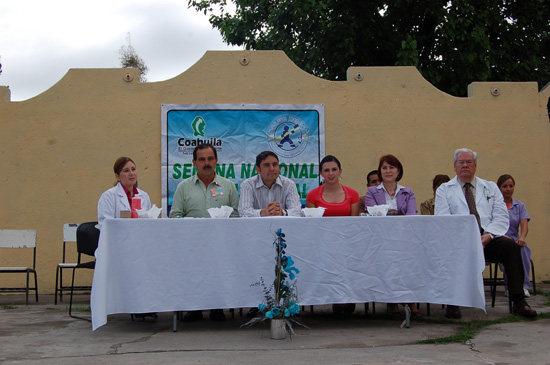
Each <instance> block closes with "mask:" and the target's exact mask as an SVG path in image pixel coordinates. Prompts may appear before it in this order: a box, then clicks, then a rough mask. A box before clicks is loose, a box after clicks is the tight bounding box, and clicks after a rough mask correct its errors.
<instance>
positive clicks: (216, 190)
mask: <svg viewBox="0 0 550 365" xmlns="http://www.w3.org/2000/svg"><path fill="white" fill-rule="evenodd" d="M210 193H211V194H212V196H223V189H222V188H221V187H219V188H214V189H211V190H210Z"/></svg>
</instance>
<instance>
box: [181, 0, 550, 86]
mask: <svg viewBox="0 0 550 365" xmlns="http://www.w3.org/2000/svg"><path fill="white" fill-rule="evenodd" d="M230 1H231V3H232V4H228V1H227V0H189V6H190V7H193V8H195V9H196V10H198V11H202V12H204V14H209V15H210V18H209V20H210V23H211V24H212V26H213V27H215V28H217V29H218V30H219V31H220V33H221V35H222V37H223V39H224V41H225V42H227V43H229V44H232V45H240V46H244V47H245V49H253V50H271V49H279V50H283V51H285V53H286V54H287V55H288V56H289V57H290V59H291V60H293V61H294V62H295V63H296V64H297V65H298V66H299V67H300V68H302V69H304V70H305V71H307V72H310V73H312V74H314V75H317V76H319V77H323V78H326V79H329V80H343V79H345V77H346V70H347V68H348V67H349V66H393V65H411V66H416V67H417V68H418V69H419V70H420V72H421V73H422V74H423V76H424V77H425V78H426V79H428V81H430V82H431V83H433V84H434V85H435V86H436V87H438V88H440V89H441V90H443V91H446V92H448V93H451V94H453V95H457V96H463V95H465V94H466V91H467V86H468V84H470V83H471V82H473V81H537V82H538V84H539V87H540V88H542V87H544V86H545V84H546V83H548V82H549V81H550V62H549V61H550V20H549V19H550V2H549V1H547V0H529V1H517V0H487V1H474V0H394V1H391V2H388V1H382V0H370V1H356V0H302V1H293V0H230Z"/></svg>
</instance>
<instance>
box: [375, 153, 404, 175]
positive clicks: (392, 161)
mask: <svg viewBox="0 0 550 365" xmlns="http://www.w3.org/2000/svg"><path fill="white" fill-rule="evenodd" d="M384 162H386V163H387V164H389V165H392V166H393V167H397V169H398V170H399V174H398V175H397V179H395V181H399V180H401V178H402V177H403V165H401V162H399V160H398V159H397V157H395V156H394V155H385V156H382V157H380V163H379V164H378V177H379V178H380V179H382V164H383V163H384Z"/></svg>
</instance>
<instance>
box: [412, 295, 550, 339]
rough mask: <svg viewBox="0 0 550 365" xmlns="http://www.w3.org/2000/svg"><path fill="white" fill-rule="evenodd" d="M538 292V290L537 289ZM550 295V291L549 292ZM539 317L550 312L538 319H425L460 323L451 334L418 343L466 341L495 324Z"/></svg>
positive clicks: (525, 319)
mask: <svg viewBox="0 0 550 365" xmlns="http://www.w3.org/2000/svg"><path fill="white" fill-rule="evenodd" d="M537 294H538V290H537ZM549 295H550V293H549ZM539 319H550V313H539V315H538V316H537V318H536V319H528V318H524V317H520V316H512V315H510V316H507V317H504V318H500V319H493V320H475V321H469V322H454V321H450V320H447V321H446V320H436V321H431V320H429V319H423V320H424V321H426V322H430V323H443V324H444V323H453V324H456V325H459V326H460V328H459V330H458V331H457V332H456V333H455V334H453V335H451V336H446V337H439V338H431V339H428V340H422V341H418V342H417V343H418V344H430V345H443V344H448V343H465V342H466V341H468V340H471V339H473V338H474V337H475V336H476V335H477V334H478V333H479V331H481V330H482V329H483V328H485V327H488V326H492V325H495V324H503V323H516V322H531V321H536V320H539Z"/></svg>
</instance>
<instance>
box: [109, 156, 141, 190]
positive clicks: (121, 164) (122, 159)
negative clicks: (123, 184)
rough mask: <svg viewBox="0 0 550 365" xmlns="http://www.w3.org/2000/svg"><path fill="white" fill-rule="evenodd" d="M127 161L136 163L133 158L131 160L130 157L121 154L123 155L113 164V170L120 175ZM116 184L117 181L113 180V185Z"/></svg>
mask: <svg viewBox="0 0 550 365" xmlns="http://www.w3.org/2000/svg"><path fill="white" fill-rule="evenodd" d="M128 162H132V163H133V164H134V165H135V164H136V163H135V162H134V160H132V159H131V158H130V157H124V156H123V157H119V158H117V159H116V161H115V164H114V166H113V171H114V172H115V174H117V175H120V172H121V171H122V169H123V168H124V166H126V164H127V163H128ZM116 184H118V181H115V185H116Z"/></svg>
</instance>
